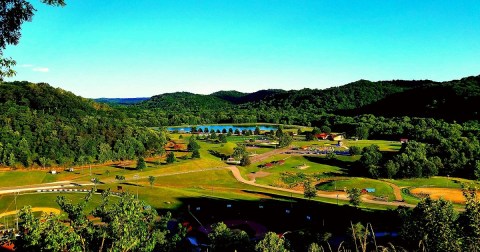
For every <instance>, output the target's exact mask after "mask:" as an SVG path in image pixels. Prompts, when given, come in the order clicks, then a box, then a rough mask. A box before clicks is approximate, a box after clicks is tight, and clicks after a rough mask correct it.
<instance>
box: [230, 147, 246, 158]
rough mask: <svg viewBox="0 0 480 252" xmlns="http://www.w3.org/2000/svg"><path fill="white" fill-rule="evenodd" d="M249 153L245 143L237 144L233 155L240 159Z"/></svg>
mask: <svg viewBox="0 0 480 252" xmlns="http://www.w3.org/2000/svg"><path fill="white" fill-rule="evenodd" d="M245 155H247V149H246V148H245V145H243V144H237V146H236V147H235V148H233V154H232V156H233V157H234V158H235V159H237V160H239V159H242V158H243V156H245Z"/></svg>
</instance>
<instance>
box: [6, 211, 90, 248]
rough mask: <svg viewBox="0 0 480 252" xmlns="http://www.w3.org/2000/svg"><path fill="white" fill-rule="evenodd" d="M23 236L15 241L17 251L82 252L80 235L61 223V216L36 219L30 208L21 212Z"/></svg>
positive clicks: (45, 215)
mask: <svg viewBox="0 0 480 252" xmlns="http://www.w3.org/2000/svg"><path fill="white" fill-rule="evenodd" d="M19 218H20V219H21V220H22V225H21V226H20V232H21V234H22V235H21V236H19V237H17V239H15V240H13V242H14V244H15V250H17V251H82V247H81V243H80V239H79V236H78V234H76V233H75V232H74V231H73V229H71V228H70V227H68V226H66V225H64V224H63V223H62V222H61V218H60V216H59V215H55V214H45V213H44V214H43V215H42V216H41V217H40V218H36V217H35V216H34V215H33V213H32V210H31V207H30V206H25V207H23V208H22V209H21V210H20V214H19Z"/></svg>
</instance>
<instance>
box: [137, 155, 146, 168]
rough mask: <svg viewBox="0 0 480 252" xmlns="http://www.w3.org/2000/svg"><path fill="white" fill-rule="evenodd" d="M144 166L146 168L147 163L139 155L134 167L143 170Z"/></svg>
mask: <svg viewBox="0 0 480 252" xmlns="http://www.w3.org/2000/svg"><path fill="white" fill-rule="evenodd" d="M145 168H147V163H146V162H145V159H144V158H143V157H139V158H138V161H137V166H136V169H137V170H143V169H145Z"/></svg>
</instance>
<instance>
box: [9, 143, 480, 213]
mask: <svg viewBox="0 0 480 252" xmlns="http://www.w3.org/2000/svg"><path fill="white" fill-rule="evenodd" d="M180 136H181V137H180ZM190 136H191V135H190V134H169V137H170V138H171V139H172V140H173V141H175V142H176V143H180V144H184V145H185V146H186V143H187V142H188V138H189V137H190ZM245 139H246V138H245V137H242V136H231V137H229V138H228V141H229V142H228V143H212V142H206V141H198V143H199V145H200V147H201V149H200V155H201V159H191V158H190V155H191V153H190V152H185V151H176V152H175V155H176V156H177V161H176V162H175V163H173V164H166V163H165V156H162V157H155V158H150V159H147V166H148V167H147V168H146V169H144V170H142V171H137V170H135V166H136V164H135V163H134V162H133V163H131V164H129V165H125V166H98V167H92V170H91V173H90V169H88V168H84V169H78V168H75V171H74V172H63V171H62V172H60V173H59V174H56V175H52V174H49V173H48V172H47V171H46V170H45V171H39V170H33V171H23V170H19V171H9V172H1V173H0V187H12V186H22V185H30V184H39V183H47V182H55V181H62V180H71V181H76V182H87V181H90V179H91V178H92V177H96V178H99V180H100V181H102V182H104V183H101V184H99V185H98V188H99V189H111V190H112V191H117V186H118V185H121V186H122V187H123V190H124V191H129V192H131V193H134V194H136V193H137V192H138V195H139V197H140V199H143V200H145V201H147V202H148V203H149V204H151V205H152V206H153V207H155V208H157V209H163V210H178V209H181V208H183V207H185V204H187V203H186V202H188V201H189V200H192V199H223V200H244V201H258V200H263V199H266V198H273V199H275V200H285V197H288V198H293V199H301V198H303V196H302V195H301V194H299V195H292V194H290V193H287V192H281V191H275V190H268V189H263V188H258V187H254V186H250V185H246V184H242V183H240V182H237V181H236V180H235V178H234V177H233V175H232V174H231V173H230V172H229V171H228V170H206V169H212V168H219V167H225V166H226V164H225V163H224V162H223V161H222V160H221V159H220V158H219V157H217V156H214V155H212V154H211V153H210V152H209V151H215V152H218V153H221V154H223V155H231V154H232V153H233V149H234V148H235V147H236V143H238V142H243V141H245ZM343 142H344V145H346V146H347V147H348V146H359V147H365V146H368V145H371V144H377V145H379V146H380V149H381V150H382V151H397V150H398V149H399V148H400V143H398V142H391V141H383V140H359V141H353V140H352V141H350V140H345V141H343ZM331 144H335V142H332V141H310V142H306V141H295V142H294V143H293V145H296V146H315V145H316V146H319V145H331ZM271 150H273V149H272V148H250V147H249V148H247V151H249V152H251V153H253V152H255V153H256V154H264V153H267V152H269V151H271ZM359 158H360V156H337V157H336V158H335V159H334V160H327V159H325V157H324V156H300V155H298V156H297V155H287V154H276V155H272V156H270V157H267V158H266V159H265V160H262V161H261V162H259V163H255V164H251V165H250V166H247V167H239V169H240V171H241V174H242V175H243V177H244V178H247V177H248V175H251V174H253V173H259V172H263V175H262V176H259V177H256V182H257V183H259V184H264V185H274V186H281V187H285V186H287V185H286V184H285V183H283V180H282V176H284V175H282V174H285V173H289V174H294V175H295V174H297V173H304V174H306V175H307V176H313V175H316V177H317V178H321V180H319V183H320V184H319V185H318V189H320V190H326V191H331V190H335V189H337V190H338V189H343V188H344V187H345V188H352V187H357V188H375V189H376V192H375V193H373V195H374V196H377V197H383V196H386V197H387V198H388V200H390V201H391V200H393V199H394V195H393V189H392V188H391V187H390V186H389V185H388V184H387V183H385V182H384V181H381V180H373V179H366V178H355V177H349V176H350V175H349V169H350V167H351V165H352V164H353V162H354V161H356V160H358V159H359ZM279 160H284V164H282V165H276V166H273V167H271V168H260V165H264V164H266V163H269V162H273V161H279ZM300 167H302V168H304V169H300ZM116 175H122V176H125V177H126V179H127V181H116V180H115V176H116ZM135 175H139V176H141V177H142V178H146V177H148V176H155V177H156V179H155V182H154V185H153V186H150V184H149V182H148V180H147V179H140V180H133V178H134V176H135ZM329 179H335V182H333V181H328V180H329ZM325 180H327V181H326V182H325ZM322 181H324V182H322ZM386 182H390V183H393V184H395V185H397V186H399V187H402V188H403V187H405V188H414V187H417V188H418V187H440V188H441V187H443V188H460V187H461V183H464V182H469V181H468V180H463V179H458V178H445V177H433V178H428V179H402V180H386ZM477 185H478V183H477ZM88 188H90V187H88ZM57 195H58V194H53V193H44V194H24V195H20V196H19V197H18V199H17V200H18V202H17V205H18V206H22V205H25V204H28V205H32V206H39V207H57V206H56V203H55V198H56V196H57ZM65 195H68V197H72V199H73V200H81V199H82V198H83V197H84V195H83V194H65ZM402 195H403V197H404V199H405V200H406V202H408V203H416V202H418V198H416V197H414V196H413V195H410V194H408V193H403V194H402ZM282 197H283V198H282ZM315 200H316V201H319V202H327V203H333V204H336V203H337V201H336V200H335V199H323V198H318V197H317V198H315ZM96 201H97V203H98V202H99V198H97V199H96ZM12 202H13V196H12V195H3V196H0V212H5V211H11V210H12V209H14V207H15V206H14V205H13V206H12ZM93 203H95V202H93ZM339 204H340V205H342V204H347V203H346V202H344V201H343V202H342V201H341V200H340V202H339ZM362 206H363V207H365V208H374V209H387V208H391V207H386V206H381V205H373V204H362ZM12 207H13V208H12Z"/></svg>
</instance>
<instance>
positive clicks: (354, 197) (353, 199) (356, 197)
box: [347, 187, 362, 207]
mask: <svg viewBox="0 0 480 252" xmlns="http://www.w3.org/2000/svg"><path fill="white" fill-rule="evenodd" d="M347 195H348V199H349V202H350V204H352V206H354V207H358V206H359V205H360V202H361V201H362V200H361V198H360V196H361V195H362V191H361V190H360V189H358V188H355V187H354V188H352V189H349V190H347Z"/></svg>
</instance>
